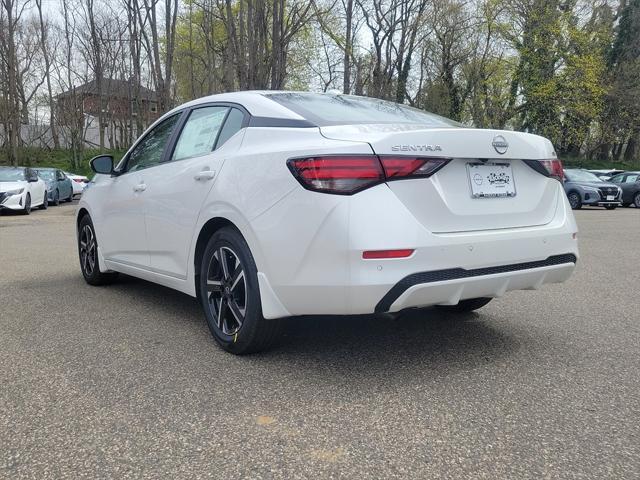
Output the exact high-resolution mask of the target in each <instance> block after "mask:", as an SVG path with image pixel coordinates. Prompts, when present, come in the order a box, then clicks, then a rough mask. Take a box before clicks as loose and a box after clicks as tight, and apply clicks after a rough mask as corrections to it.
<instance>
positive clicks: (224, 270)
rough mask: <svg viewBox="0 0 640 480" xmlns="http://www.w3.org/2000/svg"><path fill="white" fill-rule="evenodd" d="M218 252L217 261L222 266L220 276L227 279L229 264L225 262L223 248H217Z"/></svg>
mask: <svg viewBox="0 0 640 480" xmlns="http://www.w3.org/2000/svg"><path fill="white" fill-rule="evenodd" d="M218 252H219V258H218V261H219V262H220V266H222V277H223V278H224V279H225V280H227V279H228V278H229V265H228V263H227V255H226V254H225V253H224V249H222V248H221V249H220V250H218Z"/></svg>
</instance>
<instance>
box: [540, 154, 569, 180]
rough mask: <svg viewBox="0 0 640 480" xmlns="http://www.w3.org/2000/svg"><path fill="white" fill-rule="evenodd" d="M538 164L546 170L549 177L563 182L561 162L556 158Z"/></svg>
mask: <svg viewBox="0 0 640 480" xmlns="http://www.w3.org/2000/svg"><path fill="white" fill-rule="evenodd" d="M540 163H541V164H542V165H543V166H544V168H546V169H547V172H549V175H550V176H551V177H553V178H555V179H557V180H560V181H561V182H563V181H564V169H563V168H562V162H561V161H560V160H559V159H557V158H550V159H549V160H540Z"/></svg>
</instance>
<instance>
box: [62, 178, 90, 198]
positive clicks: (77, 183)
mask: <svg viewBox="0 0 640 480" xmlns="http://www.w3.org/2000/svg"><path fill="white" fill-rule="evenodd" d="M64 174H65V175H66V176H67V177H68V178H70V179H71V185H72V187H73V196H74V197H75V196H76V195H80V194H81V193H82V192H83V191H84V189H85V188H87V184H88V183H89V179H88V178H87V177H85V176H84V175H76V174H75V173H69V172H64Z"/></svg>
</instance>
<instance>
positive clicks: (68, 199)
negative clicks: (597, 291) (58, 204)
mask: <svg viewBox="0 0 640 480" xmlns="http://www.w3.org/2000/svg"><path fill="white" fill-rule="evenodd" d="M72 201H73V190H71V193H70V194H69V198H67V199H66V200H65V202H67V203H71V202H72Z"/></svg>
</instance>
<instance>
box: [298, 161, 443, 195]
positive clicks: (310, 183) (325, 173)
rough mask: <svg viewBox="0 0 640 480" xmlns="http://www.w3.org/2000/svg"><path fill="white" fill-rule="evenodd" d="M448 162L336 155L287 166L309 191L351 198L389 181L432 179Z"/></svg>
mask: <svg viewBox="0 0 640 480" xmlns="http://www.w3.org/2000/svg"><path fill="white" fill-rule="evenodd" d="M448 161H449V160H447V159H443V158H416V157H377V156H376V155H353V156H348V155H336V156H327V157H311V158H294V159H291V160H289V161H288V162H287V165H288V166H289V170H291V173H293V176H294V177H296V178H297V179H298V181H299V182H300V183H301V184H302V186H303V187H305V188H306V189H308V190H313V191H317V192H324V193H335V194H341V195H351V194H353V193H356V192H359V191H361V190H364V189H365V188H369V187H371V186H373V185H376V184H378V183H381V182H384V181H386V180H395V179H399V178H407V177H428V176H430V175H433V174H434V173H435V172H437V171H438V170H439V169H440V168H442V167H443V166H444V165H446V164H447V162H448Z"/></svg>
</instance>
